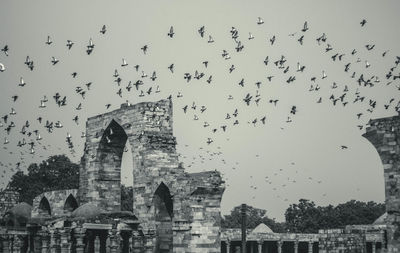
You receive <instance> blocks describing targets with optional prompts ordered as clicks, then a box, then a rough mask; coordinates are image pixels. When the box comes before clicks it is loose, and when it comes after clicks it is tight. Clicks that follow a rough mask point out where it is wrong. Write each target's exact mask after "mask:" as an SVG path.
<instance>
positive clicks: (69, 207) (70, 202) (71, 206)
mask: <svg viewBox="0 0 400 253" xmlns="http://www.w3.org/2000/svg"><path fill="white" fill-rule="evenodd" d="M77 208H78V202H77V201H76V199H75V197H74V196H73V195H72V194H70V195H69V196H68V198H67V199H66V200H65V204H64V212H66V213H71V212H72V211H74V210H75V209H77Z"/></svg>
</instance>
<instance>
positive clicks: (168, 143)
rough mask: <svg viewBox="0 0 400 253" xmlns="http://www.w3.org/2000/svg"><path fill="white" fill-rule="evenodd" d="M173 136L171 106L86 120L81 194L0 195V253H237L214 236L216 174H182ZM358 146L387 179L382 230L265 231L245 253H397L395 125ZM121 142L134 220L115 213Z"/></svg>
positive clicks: (231, 243) (254, 234)
mask: <svg viewBox="0 0 400 253" xmlns="http://www.w3.org/2000/svg"><path fill="white" fill-rule="evenodd" d="M172 126H173V124H172V102H171V101H170V100H161V101H158V102H154V103H149V102H148V103H139V104H136V105H129V104H123V105H121V108H120V109H118V110H115V111H112V112H108V113H105V114H101V115H98V116H95V117H92V118H89V119H88V120H87V124H86V136H87V137H86V142H85V149H84V155H83V156H82V159H81V168H80V182H79V189H67V190H61V191H52V192H45V193H42V194H40V195H39V196H37V197H36V198H35V199H34V201H33V207H31V206H30V205H28V204H26V203H20V204H17V205H14V204H15V196H14V194H15V193H12V192H6V193H4V194H3V195H4V198H3V199H4V200H5V201H4V203H0V204H2V205H0V206H1V207H2V208H3V207H4V208H3V209H4V210H3V209H2V211H3V212H4V215H3V226H2V227H0V252H5V253H9V252H24V253H25V252H28V251H29V252H40V253H50V252H51V253H68V252H72V253H92V252H101V253H116V252H126V253H128V252H137V253H138V252H147V253H149V252H160V253H163V252H165V253H167V252H177V253H178V252H206V253H211V252H228V253H231V252H240V250H241V249H240V247H241V243H240V238H241V236H240V230H236V229H225V230H221V228H220V219H221V215H220V202H221V198H222V194H223V192H224V182H223V181H222V179H221V176H220V173H218V172H217V171H209V172H204V173H191V174H189V173H187V172H185V171H184V168H182V166H180V164H179V162H178V154H177V153H176V149H175V146H176V140H175V137H174V136H173V131H172ZM363 136H364V137H365V138H367V139H368V140H369V141H370V142H371V143H372V144H373V145H374V146H375V148H376V150H377V152H378V154H379V156H380V158H381V160H382V164H383V169H384V177H385V196H386V210H387V213H386V214H385V215H383V216H382V217H380V218H379V219H378V220H379V223H376V222H375V223H374V224H373V225H350V226H346V228H345V229H328V230H320V231H319V233H318V234H293V233H274V232H273V231H272V230H270V229H268V228H266V227H265V226H264V227H263V228H262V229H261V231H259V230H260V229H258V230H257V229H255V230H254V231H248V232H247V233H248V235H247V238H248V240H247V244H246V248H247V250H248V252H251V253H267V252H268V253H318V252H320V253H321V252H322V253H347V252H360V253H380V252H382V253H383V252H388V253H395V252H400V190H399V189H400V144H399V143H400V116H394V117H388V118H382V119H375V120H371V121H370V122H369V127H367V131H366V133H365V134H364V135H363ZM127 142H128V143H129V145H130V146H131V152H132V157H133V164H132V173H133V178H134V179H133V199H134V200H133V203H132V207H133V213H132V212H128V211H121V197H120V196H121V188H120V184H121V162H122V155H123V152H124V151H125V150H124V148H125V145H126V143H127ZM12 205H14V206H13V207H12V208H11V209H10V207H11V206H12ZM378 220H377V221H378Z"/></svg>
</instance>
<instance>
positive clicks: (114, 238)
mask: <svg viewBox="0 0 400 253" xmlns="http://www.w3.org/2000/svg"><path fill="white" fill-rule="evenodd" d="M108 235H109V238H110V252H111V253H117V252H119V242H118V241H119V240H118V237H119V232H118V231H117V230H116V229H112V230H110V231H108Z"/></svg>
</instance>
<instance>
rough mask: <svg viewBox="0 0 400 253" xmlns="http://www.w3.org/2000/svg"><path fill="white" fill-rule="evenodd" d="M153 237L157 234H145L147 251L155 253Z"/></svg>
mask: <svg viewBox="0 0 400 253" xmlns="http://www.w3.org/2000/svg"><path fill="white" fill-rule="evenodd" d="M153 239H155V236H154V235H153V234H152V233H151V234H147V235H146V236H145V240H146V242H145V251H144V252H145V253H153V249H154V242H153Z"/></svg>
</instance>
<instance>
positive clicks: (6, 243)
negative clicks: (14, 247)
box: [1, 235, 10, 253]
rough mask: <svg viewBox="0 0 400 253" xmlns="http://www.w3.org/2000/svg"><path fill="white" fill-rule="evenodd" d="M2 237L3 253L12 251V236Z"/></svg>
mask: <svg viewBox="0 0 400 253" xmlns="http://www.w3.org/2000/svg"><path fill="white" fill-rule="evenodd" d="M1 239H2V245H1V247H2V250H3V251H2V252H3V253H10V242H9V240H10V237H9V236H8V235H2V236H1Z"/></svg>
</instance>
